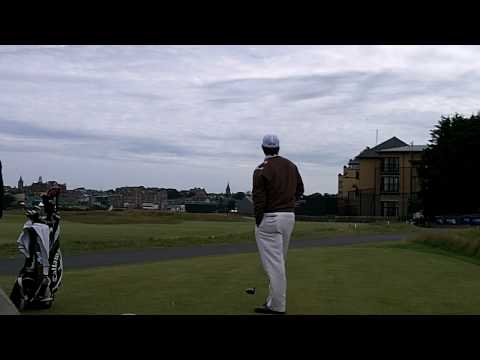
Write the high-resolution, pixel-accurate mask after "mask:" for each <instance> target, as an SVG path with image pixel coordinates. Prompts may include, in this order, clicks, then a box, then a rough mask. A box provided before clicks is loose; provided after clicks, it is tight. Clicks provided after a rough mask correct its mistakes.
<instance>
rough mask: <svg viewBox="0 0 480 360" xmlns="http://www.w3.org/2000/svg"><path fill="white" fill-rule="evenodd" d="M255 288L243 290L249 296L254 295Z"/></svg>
mask: <svg viewBox="0 0 480 360" xmlns="http://www.w3.org/2000/svg"><path fill="white" fill-rule="evenodd" d="M255 290H256V289H255V288H248V289H245V292H246V293H247V294H249V295H254V294H255Z"/></svg>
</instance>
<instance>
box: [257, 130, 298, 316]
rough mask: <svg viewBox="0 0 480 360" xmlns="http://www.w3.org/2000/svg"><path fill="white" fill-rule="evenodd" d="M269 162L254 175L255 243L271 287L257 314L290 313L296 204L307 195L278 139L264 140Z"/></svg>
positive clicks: (268, 136)
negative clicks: (288, 297) (290, 247)
mask: <svg viewBox="0 0 480 360" xmlns="http://www.w3.org/2000/svg"><path fill="white" fill-rule="evenodd" d="M262 149H263V152H264V153H265V160H264V162H263V163H261V164H260V165H259V166H258V167H257V168H256V169H255V171H254V173H253V191H252V195H253V203H254V212H255V222H256V227H255V239H256V241H257V246H258V251H259V253H260V259H261V262H262V266H263V269H264V270H265V272H266V274H267V276H268V279H269V281H270V284H269V294H268V297H267V301H266V303H265V304H264V305H263V306H262V307H258V308H256V309H255V312H257V313H263V314H284V313H285V312H286V292H287V276H286V267H285V263H286V260H287V251H288V245H289V243H290V236H291V235H292V232H293V227H294V225H295V213H294V208H295V203H296V200H298V199H299V198H300V197H301V196H302V195H303V191H304V189H303V182H302V178H301V176H300V173H299V172H298V169H297V167H296V166H295V164H293V163H292V162H291V161H290V160H288V159H285V158H283V157H281V156H279V155H278V152H279V150H280V142H279V140H278V137H277V136H275V135H265V136H264V137H263V142H262Z"/></svg>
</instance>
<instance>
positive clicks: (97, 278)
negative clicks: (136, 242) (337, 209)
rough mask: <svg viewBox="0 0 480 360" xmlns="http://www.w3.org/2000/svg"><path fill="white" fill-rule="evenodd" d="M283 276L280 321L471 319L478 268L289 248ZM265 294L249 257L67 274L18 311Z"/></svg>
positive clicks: (185, 307) (414, 257)
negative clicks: (48, 300) (44, 304)
mask: <svg viewBox="0 0 480 360" xmlns="http://www.w3.org/2000/svg"><path fill="white" fill-rule="evenodd" d="M288 272H289V275H288V313H289V314H479V313H480V266H479V265H478V262H477V263H476V262H475V261H470V260H469V259H467V258H461V257H451V256H446V255H442V254H437V253H435V252H432V251H430V250H429V249H428V248H426V247H423V248H421V247H420V248H419V245H415V246H412V245H410V244H391V245H387V244H381V245H358V246H350V247H328V248H314V249H313V248H312V249H301V250H291V251H290V254H289V262H288ZM13 280H14V277H13V276H10V277H0V286H2V287H3V289H5V291H6V292H9V291H10V289H11V285H12V283H13ZM250 286H256V287H257V294H256V295H253V296H252V295H247V294H245V293H244V289H245V288H247V287H250ZM266 289H267V284H266V281H265V277H264V275H263V272H262V270H261V268H260V264H259V259H258V255H257V254H241V255H230V256H218V257H217V256H212V257H203V258H194V259H188V260H187V259H185V260H175V261H166V262H158V263H150V264H144V265H132V266H122V267H107V268H95V269H88V270H75V271H70V270H68V269H67V271H66V273H65V282H64V286H63V288H61V289H60V291H59V293H58V297H57V300H56V302H55V304H54V307H53V308H52V309H50V310H47V311H35V312H27V313H28V314H32V313H33V314H122V313H135V314H251V313H252V309H253V307H255V306H256V305H259V304H262V303H263V300H264V296H265V294H266Z"/></svg>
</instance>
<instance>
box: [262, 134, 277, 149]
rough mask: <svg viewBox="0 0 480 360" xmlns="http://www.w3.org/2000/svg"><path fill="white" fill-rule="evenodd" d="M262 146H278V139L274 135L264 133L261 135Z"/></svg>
mask: <svg viewBox="0 0 480 360" xmlns="http://www.w3.org/2000/svg"><path fill="white" fill-rule="evenodd" d="M262 146H263V147H266V148H278V147H280V140H278V137H277V136H276V135H270V134H269V135H265V136H264V137H263V141H262Z"/></svg>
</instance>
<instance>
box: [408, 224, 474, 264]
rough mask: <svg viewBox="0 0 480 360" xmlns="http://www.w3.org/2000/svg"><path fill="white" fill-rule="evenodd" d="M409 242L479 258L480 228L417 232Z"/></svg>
mask: <svg viewBox="0 0 480 360" xmlns="http://www.w3.org/2000/svg"><path fill="white" fill-rule="evenodd" d="M411 242H412V243H414V244H420V245H426V246H429V247H432V248H437V249H441V250H445V251H449V252H452V253H455V254H458V255H463V256H469V257H473V258H478V259H480V228H478V227H477V228H470V229H454V230H453V229H452V230H437V231H426V232H419V233H416V234H415V235H413V236H412V238H411Z"/></svg>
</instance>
